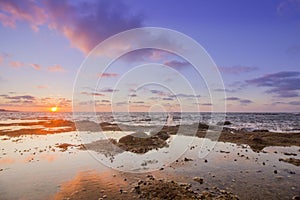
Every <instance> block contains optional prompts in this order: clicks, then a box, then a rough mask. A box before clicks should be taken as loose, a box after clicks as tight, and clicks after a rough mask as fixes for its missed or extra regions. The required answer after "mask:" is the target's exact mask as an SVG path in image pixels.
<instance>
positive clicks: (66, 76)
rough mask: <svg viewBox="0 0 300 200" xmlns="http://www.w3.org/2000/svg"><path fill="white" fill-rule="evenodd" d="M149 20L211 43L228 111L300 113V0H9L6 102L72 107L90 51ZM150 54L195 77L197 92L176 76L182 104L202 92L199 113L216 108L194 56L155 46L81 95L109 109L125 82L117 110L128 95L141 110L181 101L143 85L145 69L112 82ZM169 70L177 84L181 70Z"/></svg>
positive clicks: (3, 49)
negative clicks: (197, 71)
mask: <svg viewBox="0 0 300 200" xmlns="http://www.w3.org/2000/svg"><path fill="white" fill-rule="evenodd" d="M147 26H154V27H163V28H169V29H174V30H176V31H180V32H182V33H184V34H186V35H188V36H189V37H191V38H193V39H194V40H196V41H197V42H198V43H199V44H201V45H202V46H203V47H204V48H205V50H206V51H207V52H208V54H209V55H210V56H211V57H212V59H213V60H214V62H215V63H216V65H217V66H218V69H219V71H220V73H221V74H222V78H223V81H224V84H225V92H226V96H227V97H226V102H227V110H228V111H247V112H251V111H270V112H273V111H280V112H300V97H299V95H300V0H253V1H239V0H226V1H222V0H210V1H204V0H203V1H202V0H200V1H199V0H194V1H193V0H190V1H174V0H164V1H159V0H153V1H144V0H142V1H141V0H128V1H96V0H95V1H83V0H82V1H76V2H75V1H61V0H51V1H50V0H49V1H46V0H42V1H35V0H24V1H19V0H0V37H1V43H0V68H1V74H0V89H1V93H0V108H4V109H10V110H11V109H13V110H27V111H31V110H32V111H45V110H48V109H49V107H52V106H58V107H59V108H60V110H61V111H70V110H71V104H72V93H73V83H74V81H75V77H76V73H77V70H78V69H79V67H80V65H81V63H82V62H83V60H84V59H85V57H86V56H87V55H88V53H89V51H90V50H91V49H93V48H94V47H95V46H96V45H97V44H99V43H100V42H101V41H103V40H105V39H106V38H108V37H110V36H112V35H114V34H116V33H119V32H121V31H124V30H128V29H132V28H138V27H147ZM116 45H117V44H116ZM149 61H151V62H155V63H160V64H164V65H166V66H168V67H170V68H172V69H174V70H176V71H177V72H179V73H180V74H182V75H183V76H185V77H187V79H188V80H189V82H190V83H191V85H192V86H193V87H194V88H195V91H196V96H195V95H194V96H191V94H190V93H185V90H184V88H181V86H180V84H179V83H177V87H178V88H180V89H181V90H178V91H179V92H178V93H177V94H175V95H177V96H179V97H181V98H185V100H184V101H183V102H182V103H183V104H185V105H189V104H192V103H191V98H197V100H198V101H199V105H200V111H209V110H210V109H211V108H210V106H211V102H210V99H209V94H207V91H205V89H203V87H202V86H201V84H200V82H201V80H200V81H199V77H196V76H194V75H193V74H194V72H193V70H192V67H191V66H190V65H189V63H187V62H186V61H185V60H182V59H181V58H179V57H178V56H175V55H171V54H169V53H166V52H160V51H153V50H145V51H143V52H132V53H130V54H128V55H127V56H124V57H123V58H122V59H121V60H119V61H117V62H115V63H114V64H113V65H112V66H111V68H110V69H109V70H108V71H107V72H105V73H102V74H98V75H97V76H99V77H100V78H102V79H104V85H103V87H101V89H100V88H99V90H98V91H94V90H93V89H91V88H83V90H82V95H86V96H89V95H93V96H95V97H97V98H96V104H97V106H98V107H97V109H98V110H99V111H109V110H110V104H111V99H110V95H109V94H110V93H116V94H119V93H120V94H121V93H122V92H123V91H124V90H126V91H133V92H132V93H130V99H129V97H128V99H129V100H128V99H126V101H124V99H122V98H121V97H120V98H119V99H118V98H117V100H116V102H113V103H115V104H116V105H117V106H119V108H118V111H126V102H127V104H128V102H129V101H130V103H131V104H132V106H133V107H134V108H133V110H134V111H148V110H149V108H150V107H151V106H152V105H154V104H155V105H156V104H161V105H163V106H166V107H168V105H172V106H173V107H175V108H178V105H179V102H178V101H177V100H176V98H175V97H174V94H171V93H170V91H167V90H166V89H165V88H159V87H158V86H155V85H154V86H147V87H144V88H139V86H138V83H139V79H140V78H141V77H140V76H139V75H136V77H133V78H131V79H130V81H129V80H128V81H127V82H124V83H123V85H122V87H121V89H120V91H115V90H114V89H113V88H114V85H115V84H116V82H117V81H118V80H119V78H120V77H122V75H124V73H126V72H128V70H130V69H131V68H132V66H133V65H138V64H143V63H146V62H149ZM149 73H151V72H149ZM153 76H155V75H153ZM160 76H165V77H164V78H165V80H166V81H170V82H171V81H173V87H176V80H174V78H173V80H172V77H171V76H169V75H164V74H160ZM135 80H136V81H135ZM198 83H199V84H198ZM137 88H139V89H138V90H137ZM213 90H214V91H215V92H220V90H221V89H220V88H213ZM120 96H122V95H120ZM122 100H123V101H122ZM78 103H80V105H86V104H89V103H91V102H86V101H84V100H83V101H82V102H78ZM193 109H194V108H193V107H190V108H189V109H187V111H193ZM175 110H177V109H174V111H175ZM194 111H195V110H194Z"/></svg>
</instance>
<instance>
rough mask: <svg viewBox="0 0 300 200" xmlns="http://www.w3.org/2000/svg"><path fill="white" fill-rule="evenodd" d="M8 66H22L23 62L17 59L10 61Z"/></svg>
mask: <svg viewBox="0 0 300 200" xmlns="http://www.w3.org/2000/svg"><path fill="white" fill-rule="evenodd" d="M9 66H11V67H14V68H19V67H22V66H24V63H22V62H19V61H10V62H9Z"/></svg>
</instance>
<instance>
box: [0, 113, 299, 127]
mask: <svg viewBox="0 0 300 200" xmlns="http://www.w3.org/2000/svg"><path fill="white" fill-rule="evenodd" d="M171 116H172V118H173V125H178V124H185V125H186V124H193V123H197V122H201V123H206V124H216V123H218V122H219V121H225V120H226V121H229V122H231V124H230V125H226V127H229V128H234V129H242V128H243V129H245V130H249V131H251V130H257V129H267V130H269V131H273V132H300V114H299V113H226V114H221V113H214V114H211V113H189V112H184V113H171ZM167 117H168V113H142V112H131V113H125V112H124V113H123V112H118V113H89V112H82V113H72V112H70V113H62V112H57V113H50V112H0V123H7V122H9V121H11V122H13V121H14V120H28V119H33V120H35V119H48V118H50V119H53V118H54V119H65V120H72V121H79V120H89V121H94V122H98V123H99V122H110V123H121V124H130V125H136V126H140V125H143V126H149V125H163V124H165V123H166V119H167Z"/></svg>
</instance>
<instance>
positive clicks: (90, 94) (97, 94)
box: [81, 92, 105, 96]
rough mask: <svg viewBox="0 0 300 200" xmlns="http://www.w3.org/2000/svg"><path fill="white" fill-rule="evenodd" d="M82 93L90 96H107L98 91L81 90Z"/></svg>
mask: <svg viewBox="0 0 300 200" xmlns="http://www.w3.org/2000/svg"><path fill="white" fill-rule="evenodd" d="M81 94H84V95H88V96H105V95H104V94H101V93H98V92H81Z"/></svg>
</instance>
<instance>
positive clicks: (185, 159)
mask: <svg viewBox="0 0 300 200" xmlns="http://www.w3.org/2000/svg"><path fill="white" fill-rule="evenodd" d="M183 161H184V162H188V161H193V159H191V158H186V157H185V158H184V159H183Z"/></svg>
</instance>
